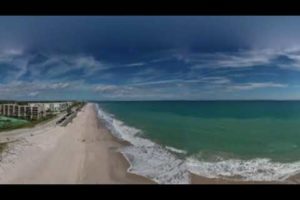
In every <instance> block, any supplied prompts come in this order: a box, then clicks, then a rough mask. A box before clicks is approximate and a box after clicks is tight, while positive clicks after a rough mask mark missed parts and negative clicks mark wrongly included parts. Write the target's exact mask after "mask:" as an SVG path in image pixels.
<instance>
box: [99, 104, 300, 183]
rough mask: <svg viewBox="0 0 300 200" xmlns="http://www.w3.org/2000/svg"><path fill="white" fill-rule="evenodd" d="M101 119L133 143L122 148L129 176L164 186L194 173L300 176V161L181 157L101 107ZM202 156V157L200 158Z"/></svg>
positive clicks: (266, 178)
mask: <svg viewBox="0 0 300 200" xmlns="http://www.w3.org/2000/svg"><path fill="white" fill-rule="evenodd" d="M96 107H97V109H98V116H99V118H100V119H101V120H103V121H104V122H105V125H106V127H107V128H108V129H109V130H110V131H111V133H112V134H113V135H114V136H115V137H117V138H119V139H122V140H125V141H128V142H129V143H131V144H132V145H131V146H127V147H125V148H122V149H121V153H122V154H123V155H124V156H125V158H126V159H127V160H128V162H129V163H130V167H129V169H128V172H129V173H134V174H138V175H142V176H145V177H147V178H149V179H151V180H153V181H155V182H157V183H160V184H188V183H190V172H191V173H193V174H196V175H200V176H204V177H207V178H228V179H231V180H232V179H237V180H245V181H285V180H286V179H287V178H288V177H290V176H292V175H295V174H298V173H300V162H294V163H279V162H273V161H271V160H270V159H267V158H257V159H252V160H240V159H222V158H219V159H218V160H216V161H206V160H201V158H199V155H201V152H199V154H198V156H195V155H194V156H193V155H192V156H189V157H186V158H178V156H176V154H184V155H185V154H186V152H185V151H183V150H180V149H176V148H174V147H170V146H166V147H163V146H161V145H159V144H156V143H154V142H152V141H151V140H149V139H146V138H142V137H140V135H141V133H142V131H141V130H138V129H136V128H133V127H129V126H127V125H126V124H125V123H124V122H122V121H120V120H118V119H116V118H115V117H114V116H113V115H112V114H109V113H107V112H104V111H103V110H102V109H101V108H100V107H99V106H98V105H97V104H96ZM200 157H201V156H200Z"/></svg>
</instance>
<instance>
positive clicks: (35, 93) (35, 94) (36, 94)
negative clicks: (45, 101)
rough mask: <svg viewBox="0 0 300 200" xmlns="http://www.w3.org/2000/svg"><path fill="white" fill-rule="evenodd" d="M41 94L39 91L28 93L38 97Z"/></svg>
mask: <svg viewBox="0 0 300 200" xmlns="http://www.w3.org/2000/svg"><path fill="white" fill-rule="evenodd" d="M38 95H39V92H30V93H29V94H28V96H30V97H36V96H38Z"/></svg>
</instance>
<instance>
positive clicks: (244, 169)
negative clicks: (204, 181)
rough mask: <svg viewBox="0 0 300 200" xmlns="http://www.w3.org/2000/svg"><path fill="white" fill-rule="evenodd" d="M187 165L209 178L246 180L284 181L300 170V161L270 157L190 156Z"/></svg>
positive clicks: (198, 173)
mask: <svg viewBox="0 0 300 200" xmlns="http://www.w3.org/2000/svg"><path fill="white" fill-rule="evenodd" d="M186 163H187V167H188V169H189V171H191V172H192V173H194V174H197V175H200V176H204V177H208V178H220V177H222V178H224V177H228V178H232V177H238V179H239V180H246V181H284V180H286V179H287V178H288V177H290V176H292V175H295V174H297V173H299V172H300V162H294V163H279V162H272V161H271V160H270V159H266V158H257V159H252V160H238V159H229V160H222V161H217V162H207V161H200V160H197V159H195V158H188V159H187V161H186Z"/></svg>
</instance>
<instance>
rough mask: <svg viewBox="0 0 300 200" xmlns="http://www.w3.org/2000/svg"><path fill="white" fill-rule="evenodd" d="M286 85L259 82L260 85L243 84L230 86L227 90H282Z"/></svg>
mask: <svg viewBox="0 0 300 200" xmlns="http://www.w3.org/2000/svg"><path fill="white" fill-rule="evenodd" d="M287 86H288V85H287V84H281V83H272V82H261V83H244V84H235V85H230V86H229V87H228V89H230V90H252V89H257V88H284V87H287Z"/></svg>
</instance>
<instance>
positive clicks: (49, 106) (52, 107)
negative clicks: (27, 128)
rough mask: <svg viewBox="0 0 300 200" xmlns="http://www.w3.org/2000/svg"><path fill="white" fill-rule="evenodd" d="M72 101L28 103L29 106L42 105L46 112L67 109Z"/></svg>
mask: <svg viewBox="0 0 300 200" xmlns="http://www.w3.org/2000/svg"><path fill="white" fill-rule="evenodd" d="M72 104H73V102H51V103H29V105H30V106H42V107H44V110H45V111H46V112H52V113H58V112H62V111H65V110H67V108H68V107H70V106H71V105H72Z"/></svg>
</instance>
